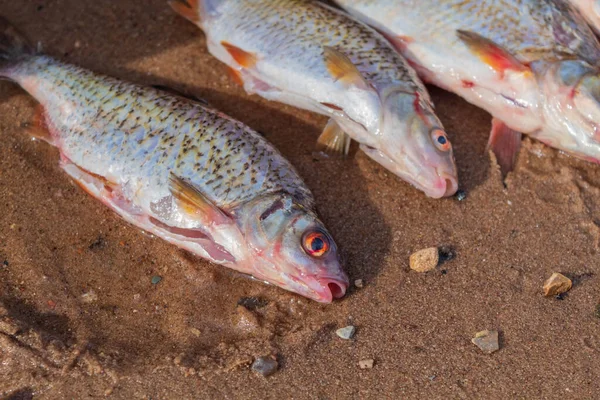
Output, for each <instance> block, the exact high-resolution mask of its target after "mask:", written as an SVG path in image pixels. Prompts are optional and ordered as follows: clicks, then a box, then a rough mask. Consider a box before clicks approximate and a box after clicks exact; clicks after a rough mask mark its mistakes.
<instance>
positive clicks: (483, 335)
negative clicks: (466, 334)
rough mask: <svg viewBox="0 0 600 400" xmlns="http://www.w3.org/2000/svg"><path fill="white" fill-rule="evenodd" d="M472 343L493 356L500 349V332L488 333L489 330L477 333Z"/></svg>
mask: <svg viewBox="0 0 600 400" xmlns="http://www.w3.org/2000/svg"><path fill="white" fill-rule="evenodd" d="M471 342H473V344H474V345H475V346H477V347H479V348H480V349H481V351H483V352H484V353H487V354H492V353H493V352H495V351H498V350H499V349H500V344H499V342H498V331H488V330H487V329H486V330H484V331H481V332H477V333H476V334H475V337H474V338H473V339H471Z"/></svg>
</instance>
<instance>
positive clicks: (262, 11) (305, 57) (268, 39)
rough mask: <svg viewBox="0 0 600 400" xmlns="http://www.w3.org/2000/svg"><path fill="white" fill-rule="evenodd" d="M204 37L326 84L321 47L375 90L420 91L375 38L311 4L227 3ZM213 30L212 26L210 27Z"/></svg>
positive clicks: (292, 0)
mask: <svg viewBox="0 0 600 400" xmlns="http://www.w3.org/2000/svg"><path fill="white" fill-rule="evenodd" d="M218 7H219V8H218V10H219V14H220V16H219V17H218V18H217V19H216V20H215V21H213V22H212V23H211V26H210V27H208V28H207V29H208V30H209V31H212V30H213V29H215V30H223V32H221V33H223V35H219V36H223V37H228V38H231V39H232V43H243V49H244V50H246V51H249V52H254V53H256V54H258V56H259V57H261V58H265V59H268V60H269V62H271V63H277V62H278V61H281V62H282V63H285V64H287V65H289V66H290V68H294V69H296V68H297V69H298V70H306V71H310V73H311V74H316V76H317V77H318V78H327V79H331V75H330V74H329V72H328V71H327V68H326V65H325V62H324V57H323V47H324V46H330V47H333V48H335V49H336V50H338V51H340V52H341V53H343V54H344V55H346V56H347V57H348V58H349V59H350V60H351V61H352V63H353V64H354V65H355V66H356V67H357V68H358V70H359V71H360V72H361V74H362V75H363V76H364V77H365V78H366V80H367V81H369V82H370V83H371V84H373V85H374V86H375V87H388V86H390V85H401V86H404V87H407V88H409V90H412V91H415V90H420V91H424V87H423V85H422V84H421V82H420V80H419V79H418V78H417V76H416V74H415V72H414V71H413V69H412V68H410V67H408V65H407V63H406V61H405V60H404V58H403V57H402V56H400V54H398V52H397V51H396V50H395V49H394V48H393V47H392V46H391V45H390V44H389V43H388V42H387V41H386V40H385V39H384V38H383V37H382V36H381V35H379V34H378V33H377V32H375V31H374V30H373V29H372V28H370V27H368V26H366V25H365V24H363V23H361V22H359V21H357V20H355V19H353V18H351V17H350V16H348V15H346V14H344V13H342V12H341V11H339V10H335V9H333V8H331V7H328V6H325V5H323V4H321V3H319V2H317V1H304V0H265V1H249V0H227V1H224V2H222V4H220V5H219V6H218ZM213 25H215V26H213Z"/></svg>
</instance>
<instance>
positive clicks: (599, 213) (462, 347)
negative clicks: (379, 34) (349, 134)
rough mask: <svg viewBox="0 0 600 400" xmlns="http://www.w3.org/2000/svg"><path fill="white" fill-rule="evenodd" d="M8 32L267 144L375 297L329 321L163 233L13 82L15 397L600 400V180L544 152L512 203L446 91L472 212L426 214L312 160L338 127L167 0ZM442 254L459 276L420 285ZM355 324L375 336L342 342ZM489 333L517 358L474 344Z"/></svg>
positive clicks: (415, 200)
mask: <svg viewBox="0 0 600 400" xmlns="http://www.w3.org/2000/svg"><path fill="white" fill-rule="evenodd" d="M0 13H1V14H2V15H4V16H6V17H7V18H8V19H9V20H10V21H12V22H13V23H15V24H16V25H17V26H19V27H20V28H21V29H22V30H23V31H24V32H25V33H26V34H27V36H28V37H29V38H31V39H32V40H33V41H36V42H37V41H39V42H40V43H41V45H42V47H43V49H44V51H45V52H47V53H49V54H51V55H53V56H56V57H58V58H60V59H63V60H66V61H69V62H73V63H76V64H79V65H81V66H84V67H87V68H90V69H92V70H95V71H98V72H103V73H106V74H110V75H113V76H116V77H120V78H123V79H128V80H131V81H134V82H139V83H144V84H162V85H168V86H174V87H176V88H178V89H181V90H184V91H186V92H188V93H190V94H193V95H196V96H199V97H203V98H205V99H206V100H208V101H209V102H210V103H211V104H213V105H214V106H216V107H217V108H219V109H221V110H223V111H225V112H226V113H228V114H230V115H232V116H234V117H236V118H237V119H239V120H241V121H244V122H245V123H247V124H248V125H250V126H251V127H253V128H255V129H257V130H258V131H260V132H262V133H264V134H265V136H266V137H267V138H268V139H269V140H271V141H272V142H273V143H274V144H275V145H276V146H277V147H278V148H279V149H281V151H282V152H283V154H284V155H285V156H286V157H288V158H289V159H290V160H291V162H292V163H293V164H294V165H295V166H296V167H297V168H298V170H299V172H300V174H301V175H302V176H303V177H304V179H305V180H306V182H307V184H308V185H309V187H310V188H311V189H312V190H313V192H314V194H315V196H316V198H317V201H318V205H319V211H320V213H321V215H322V217H323V219H324V221H325V222H326V224H327V226H328V227H329V229H330V230H331V232H332V233H333V235H334V236H335V238H336V240H337V242H338V244H339V246H340V247H341V252H342V254H343V257H344V258H345V260H346V269H347V271H348V273H349V275H350V278H351V280H352V281H354V280H355V279H363V280H364V282H365V285H364V287H363V288H360V289H359V288H352V289H351V290H350V292H349V295H348V296H347V297H346V298H344V299H343V300H342V301H338V302H335V303H334V304H332V305H321V304H317V303H315V302H312V301H309V300H306V299H303V298H300V297H298V296H295V295H293V294H290V293H287V292H285V291H283V290H281V289H278V288H276V287H272V286H266V285H264V284H261V283H258V282H255V281H253V280H250V279H248V278H246V277H243V276H241V275H239V274H236V273H233V272H230V271H228V270H226V269H225V268H223V267H219V266H215V265H211V264H209V263H208V262H205V261H203V260H200V259H198V258H196V257H193V256H191V255H189V254H187V253H186V252H184V251H182V250H179V249H177V248H175V247H173V246H171V245H169V244H167V243H165V242H163V241H161V240H159V239H156V238H152V237H149V236H147V235H146V234H144V233H143V232H141V231H140V230H139V229H137V228H135V227H132V226H129V225H128V224H126V223H125V222H123V221H122V220H120V219H119V218H118V217H117V216H116V215H115V214H113V213H112V212H111V211H109V210H108V209H107V208H106V207H105V206H103V205H102V204H101V203H99V202H98V201H96V200H94V199H93V198H91V197H90V196H88V195H86V194H85V193H84V192H83V191H82V190H80V189H79V188H78V187H77V186H75V184H74V183H73V182H71V181H70V180H69V178H68V177H67V176H66V174H64V173H63V172H62V171H61V170H60V169H59V167H58V153H57V151H56V150H55V149H53V148H51V147H50V146H48V145H46V144H44V143H41V142H39V141H32V140H31V139H30V138H29V137H27V136H26V135H25V134H24V131H23V128H22V125H23V124H25V123H27V122H28V121H29V119H30V117H31V115H32V112H33V107H34V101H33V100H32V99H31V98H30V97H29V96H28V95H26V94H25V92H23V91H22V90H21V89H19V88H18V87H17V86H16V85H13V84H11V83H7V82H2V83H1V84H0V141H1V143H2V145H0V398H7V399H28V398H32V397H33V398H43V399H64V398H79V399H87V398H96V397H105V396H106V397H109V398H115V399H138V398H139V399H174V398H186V399H187V398H211V399H217V398H227V399H265V398H273V399H283V398H295V399H359V398H360V399H367V398H430V399H442V398H443V399H449V398H452V399H454V398H485V399H491V398H527V399H534V398H535V399H541V398H547V399H554V398H561V399H589V398H598V397H600V389H599V387H598V382H599V381H600V363H599V362H598V360H600V318H598V317H597V316H595V313H594V310H595V307H596V304H598V303H599V302H600V287H599V285H598V283H599V279H600V276H599V273H600V267H599V265H598V254H599V246H600V208H599V207H598V205H599V203H600V168H599V167H598V166H597V165H592V164H588V163H585V162H582V161H578V160H575V159H573V158H570V157H568V156H565V155H562V154H559V153H558V152H556V151H554V150H551V149H548V148H547V147H545V146H543V145H541V144H539V143H537V142H533V141H529V140H525V142H524V148H523V151H522V152H521V154H520V158H519V163H518V167H517V169H516V171H515V172H514V173H512V174H511V175H509V177H508V179H507V182H506V188H505V187H504V186H503V185H502V182H501V180H500V178H499V173H498V172H497V169H496V167H495V166H494V164H493V163H491V161H490V158H489V156H488V155H487V154H486V153H485V144H486V138H487V132H488V130H489V128H490V118H489V116H488V115H487V114H486V113H485V112H483V111H481V110H479V109H477V108H475V107H473V106H471V105H469V104H467V103H465V102H464V101H462V100H460V99H458V98H457V97H455V96H453V95H450V94H448V93H445V92H443V91H440V90H437V89H432V90H431V93H432V96H433V99H434V101H435V103H436V105H437V110H438V114H439V116H440V118H441V119H442V121H443V122H444V124H445V126H446V127H447V129H448V131H449V133H450V136H451V139H452V141H453V143H454V148H455V156H456V160H457V164H458V168H459V175H460V181H461V187H462V189H464V190H465V191H466V192H467V194H468V197H467V198H466V200H464V201H461V202H459V201H458V200H456V199H455V198H450V199H444V200H432V199H428V198H426V197H424V195H423V194H422V193H420V192H418V191H417V190H415V189H413V188H412V187H410V186H409V185H407V184H405V183H404V182H402V181H400V180H399V179H397V178H396V177H394V176H392V175H391V174H390V173H388V172H386V171H385V170H384V169H383V168H381V167H380V166H379V165H378V164H376V163H374V162H372V161H370V160H369V159H368V158H367V157H366V156H365V155H363V154H362V153H360V152H356V150H354V151H353V152H352V157H351V158H350V159H349V160H346V161H322V160H321V161H317V160H315V159H313V157H312V154H311V153H312V149H313V146H314V141H315V139H316V137H317V135H318V133H319V131H320V130H321V129H322V127H323V125H324V123H325V119H324V118H322V117H319V116H316V115H314V114H311V113H308V112H304V111H299V110H296V109H293V108H291V107H285V106H281V105H279V104H274V103H268V102H266V101H263V100H261V99H260V98H258V97H256V96H247V95H246V94H245V93H243V91H242V90H241V89H240V88H239V87H237V86H236V85H235V84H234V83H233V80H231V79H230V77H229V76H228V74H227V71H226V68H225V67H224V66H223V65H221V64H220V63H219V62H218V61H217V60H215V59H213V58H212V57H211V56H210V55H208V53H207V52H206V48H205V41H204V36H203V35H202V34H201V32H200V31H199V30H198V29H196V28H195V27H193V26H192V25H191V24H188V23H187V22H186V21H184V20H182V19H181V18H179V17H177V16H176V15H174V13H173V12H171V10H170V9H169V8H168V7H167V6H166V5H165V2H163V1H161V0H155V1H154V0H153V1H144V2H141V1H124V0H123V1H118V2H117V1H107V0H105V1H84V2H82V1H76V0H50V1H42V0H37V1H32V0H27V1H7V0H1V1H0ZM429 246H444V247H445V248H447V249H450V250H451V251H452V252H453V254H455V257H454V258H453V259H452V260H450V261H447V262H445V263H444V264H442V265H441V266H440V267H438V269H437V270H436V271H434V272H430V273H426V274H419V273H416V272H414V271H410V270H409V267H408V256H409V255H410V254H411V252H413V251H415V250H418V249H421V248H424V247H429ZM554 271H557V272H562V273H564V274H566V275H567V276H569V277H571V278H572V279H573V281H574V286H573V289H572V290H571V291H570V292H569V293H568V295H566V296H565V297H564V299H562V300H560V299H555V298H544V297H543V295H542V284H543V282H544V280H545V279H546V278H547V277H549V276H550V274H551V273H552V272H554ZM153 276H160V277H162V280H161V281H160V282H159V283H157V284H152V282H151V280H152V277H153ZM248 298H251V300H248ZM252 299H254V301H252ZM256 299H258V301H256ZM239 303H243V304H245V306H244V305H238V304H239ZM348 324H352V325H355V326H356V327H357V333H356V335H355V337H354V338H353V339H352V340H342V339H340V338H338V337H337V336H336V334H335V330H336V329H337V328H339V327H343V326H345V325H348ZM483 329H496V330H498V331H499V332H500V344H501V349H500V351H498V352H496V353H494V354H491V355H488V354H484V353H482V352H481V351H480V350H479V349H478V348H477V347H475V346H474V345H473V344H472V343H471V342H470V340H471V338H472V337H473V335H474V334H475V332H477V331H480V330H483ZM264 355H272V356H274V357H276V358H277V360H278V362H279V365H280V368H279V371H278V372H276V373H275V374H274V375H272V376H271V377H269V378H264V377H262V376H259V375H257V374H256V373H254V372H252V371H251V369H250V368H249V364H250V363H251V362H252V361H253V360H254V359H255V358H256V357H259V356H264ZM363 359H373V360H374V362H375V364H374V367H373V368H372V369H365V370H362V369H360V368H359V366H358V362H359V361H360V360H363Z"/></svg>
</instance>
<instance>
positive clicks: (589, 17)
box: [568, 0, 600, 35]
mask: <svg viewBox="0 0 600 400" xmlns="http://www.w3.org/2000/svg"><path fill="white" fill-rule="evenodd" d="M568 1H569V3H571V4H572V5H573V6H574V7H575V8H577V9H578V10H579V12H580V13H581V15H582V16H583V18H585V20H586V21H587V23H588V24H589V25H590V26H591V27H592V29H593V30H594V32H596V34H597V35H598V34H600V0H568Z"/></svg>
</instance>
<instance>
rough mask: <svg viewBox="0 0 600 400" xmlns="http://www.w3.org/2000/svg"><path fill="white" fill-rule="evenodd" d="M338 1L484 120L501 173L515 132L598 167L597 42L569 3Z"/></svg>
mask: <svg viewBox="0 0 600 400" xmlns="http://www.w3.org/2000/svg"><path fill="white" fill-rule="evenodd" d="M336 2H337V3H338V4H339V5H340V6H341V7H343V8H344V9H346V10H348V11H349V12H350V13H352V14H353V15H355V16H356V17H358V18H360V19H362V20H363V21H365V22H367V23H369V24H371V25H372V26H374V27H376V28H377V29H379V30H381V31H383V32H385V34H386V36H388V37H389V38H390V40H391V41H392V42H393V43H394V44H395V45H396V47H397V48H398V49H399V50H400V51H401V52H402V53H403V54H404V55H405V56H406V57H407V58H408V59H409V60H410V61H411V64H412V65H414V66H415V68H416V69H417V70H418V72H419V74H420V75H421V76H422V77H423V79H426V80H428V81H429V82H430V83H433V84H436V85H438V86H440V87H443V88H445V89H447V90H450V91H453V92H455V93H457V94H459V95H460V96H462V97H463V98H465V99H466V100H467V101H469V102H471V103H473V104H476V105H478V106H480V107H482V108H484V109H485V110H487V111H488V112H489V113H490V114H492V116H493V118H494V119H493V121H492V131H491V135H490V140H489V146H488V147H489V148H491V149H492V150H493V151H494V153H495V154H496V159H497V160H498V162H499V163H500V166H501V169H502V171H503V173H507V172H508V171H509V170H511V169H512V167H513V164H514V162H515V161H516V152H517V151H518V148H519V145H520V143H521V139H520V138H521V136H520V135H521V133H525V134H528V135H530V136H532V137H534V138H536V139H538V140H540V141H542V142H544V143H546V144H548V145H550V146H552V147H555V148H558V149H560V150H563V151H566V152H569V153H570V154H572V155H575V156H577V157H580V158H582V159H585V160H589V161H593V162H600V135H599V133H598V125H599V124H600V68H599V67H600V42H598V39H597V38H596V36H595V35H594V33H593V32H592V30H591V29H590V28H589V27H588V26H587V24H586V23H585V21H584V20H583V18H582V17H581V15H580V14H579V13H578V12H577V11H576V10H575V9H574V8H573V7H572V6H571V5H570V3H569V2H568V1H566V0H447V1H437V0H420V1H412V0H397V1H396V0H336ZM423 21H426V23H423Z"/></svg>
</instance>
